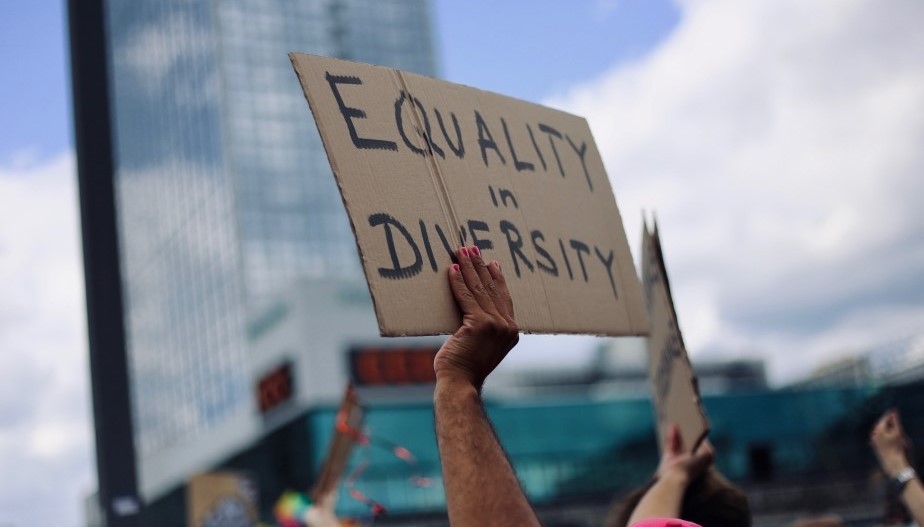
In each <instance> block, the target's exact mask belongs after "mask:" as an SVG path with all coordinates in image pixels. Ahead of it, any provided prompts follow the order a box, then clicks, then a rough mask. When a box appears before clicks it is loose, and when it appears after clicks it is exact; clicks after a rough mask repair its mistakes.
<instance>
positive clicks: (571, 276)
mask: <svg viewBox="0 0 924 527" xmlns="http://www.w3.org/2000/svg"><path fill="white" fill-rule="evenodd" d="M558 248H559V249H561V257H562V258H563V259H564V260H565V268H566V269H567V270H568V279H569V280H574V273H572V272H571V262H570V261H569V260H568V252H567V251H565V244H564V243H562V241H561V238H559V239H558Z"/></svg>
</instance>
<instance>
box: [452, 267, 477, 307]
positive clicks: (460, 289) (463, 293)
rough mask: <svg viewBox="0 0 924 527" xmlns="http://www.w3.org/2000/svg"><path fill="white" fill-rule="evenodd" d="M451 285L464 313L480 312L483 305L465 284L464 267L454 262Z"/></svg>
mask: <svg viewBox="0 0 924 527" xmlns="http://www.w3.org/2000/svg"><path fill="white" fill-rule="evenodd" d="M449 287H450V289H452V295H453V296H454V297H456V302H458V303H459V309H461V310H462V314H463V315H470V314H473V313H476V312H478V311H479V310H480V309H481V306H479V305H478V301H477V300H475V296H474V295H473V294H472V292H471V290H470V289H469V288H468V286H467V285H465V279H464V278H463V277H462V269H461V267H460V266H459V264H452V266H451V267H450V268H449Z"/></svg>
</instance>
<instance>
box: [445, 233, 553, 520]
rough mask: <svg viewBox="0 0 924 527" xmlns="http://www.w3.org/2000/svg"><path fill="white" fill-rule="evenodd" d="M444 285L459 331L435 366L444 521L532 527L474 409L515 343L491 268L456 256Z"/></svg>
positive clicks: (502, 286)
mask: <svg viewBox="0 0 924 527" xmlns="http://www.w3.org/2000/svg"><path fill="white" fill-rule="evenodd" d="M457 256H458V260H459V263H458V264H457V265H453V266H452V267H451V268H450V269H449V283H450V286H451V288H452V292H453V295H454V296H455V298H456V301H457V302H458V304H459V308H460V309H461V310H462V326H461V327H460V328H459V330H458V331H456V332H455V334H453V335H452V336H451V337H450V338H449V339H448V340H447V341H446V343H445V344H444V345H443V347H442V348H440V351H439V353H437V356H436V359H435V361H434V369H435V370H436V379H437V380H436V390H435V392H434V401H433V403H434V404H433V406H434V414H435V417H436V438H437V444H438V446H439V451H440V458H441V460H442V467H443V482H444V485H445V487H446V506H447V509H448V511H449V521H450V523H451V524H452V525H453V526H456V527H465V526H472V527H481V526H483V525H516V526H531V525H535V526H538V525H539V521H538V520H537V518H536V515H535V513H534V512H533V510H532V508H531V507H530V505H529V501H528V500H527V499H526V495H525V494H524V493H523V489H522V488H521V487H520V483H519V481H518V480H517V477H516V474H515V473H514V471H513V467H511V465H510V462H509V461H508V459H507V456H506V454H505V453H504V450H503V448H501V445H500V441H498V439H497V436H496V435H495V434H494V430H493V428H492V427H491V423H490V421H488V416H487V414H485V411H484V406H483V405H482V402H481V385H482V384H483V383H484V380H485V378H486V377H487V376H488V375H489V374H490V373H491V372H492V371H494V368H496V367H497V365H498V364H500V362H501V361H502V360H503V359H504V357H505V356H506V355H507V353H508V352H509V351H510V349H511V348H513V346H515V345H516V343H517V340H518V338H519V336H518V335H519V333H518V329H517V325H516V322H515V321H514V318H513V301H512V300H511V298H510V293H509V291H508V289H507V285H506V282H505V281H504V277H503V275H502V274H501V271H500V266H499V265H498V263H497V262H492V263H491V265H485V263H484V261H483V260H482V259H481V255H480V254H479V252H478V250H477V249H475V248H474V247H472V248H465V247H463V248H460V249H459V251H458V253H457Z"/></svg>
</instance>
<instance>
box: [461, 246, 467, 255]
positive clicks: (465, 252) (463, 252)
mask: <svg viewBox="0 0 924 527" xmlns="http://www.w3.org/2000/svg"><path fill="white" fill-rule="evenodd" d="M459 252H460V253H461V254H462V255H463V256H468V249H466V248H465V247H460V248H459Z"/></svg>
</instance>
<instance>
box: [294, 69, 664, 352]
mask: <svg viewBox="0 0 924 527" xmlns="http://www.w3.org/2000/svg"><path fill="white" fill-rule="evenodd" d="M290 58H291V60H292V64H293V66H294V67H295V71H296V73H297V74H298V78H299V80H300V81H301V85H302V89H303V90H304V92H305V95H306V97H307V99H308V103H309V105H310V106H311V111H312V113H313V114H314V119H315V121H316V123H317V125H318V130H319V131H320V133H321V139H322V140H323V142H324V148H325V149H326V150H327V156H328V159H329V160H330V164H331V167H332V168H333V171H334V175H335V176H336V179H337V183H338V185H339V187H340V193H341V196H342V197H343V202H344V204H345V205H346V209H347V212H348V214H349V216H350V222H351V223H352V226H353V232H354V233H355V235H356V242H357V244H358V246H359V252H360V258H361V259H362V264H363V268H364V271H365V274H366V280H367V281H368V283H369V289H370V290H371V292H372V299H373V301H374V304H375V311H376V316H377V317H378V322H379V330H380V332H381V333H382V334H383V335H390V336H394V335H432V334H443V333H452V332H454V331H455V330H456V329H458V327H459V324H460V314H459V311H458V309H457V307H456V303H455V301H454V300H453V298H452V293H451V291H450V289H449V284H448V280H447V278H446V275H447V269H448V267H449V266H450V265H451V263H452V259H453V256H452V253H453V251H454V250H455V249H456V248H457V247H459V246H460V245H463V244H464V245H469V246H470V245H476V246H477V247H478V248H479V249H480V250H481V251H482V253H483V255H484V258H485V259H486V260H487V261H490V260H495V259H496V260H498V261H499V262H500V264H501V268H502V269H503V271H504V274H505V276H506V278H507V282H508V284H509V286H510V291H511V294H512V295H513V298H514V304H515V306H516V311H517V322H518V324H519V325H520V327H521V329H522V330H524V331H528V332H544V333H591V334H605V335H642V334H645V333H646V332H647V319H646V316H645V310H644V307H643V304H642V296H641V286H640V284H639V281H638V277H637V276H636V274H635V271H634V266H633V262H632V257H631V254H630V252H629V246H628V242H627V241H626V236H625V232H624V230H623V225H622V220H621V218H620V216H619V210H618V209H617V207H616V200H615V199H614V197H613V191H612V188H611V187H610V183H609V179H608V178H607V175H606V172H605V171H604V169H603V162H602V160H601V159H600V154H599V152H598V151H597V147H596V145H595V144H594V140H593V137H591V134H590V129H589V128H588V126H587V122H586V121H585V120H584V119H583V118H579V117H575V116H573V115H569V114H566V113H563V112H560V111H556V110H552V109H549V108H545V107H542V106H538V105H535V104H530V103H526V102H523V101H518V100H516V99H511V98H509V97H504V96H501V95H497V94H494V93H488V92H484V91H481V90H476V89H473V88H468V87H465V86H460V85H457V84H451V83H448V82H443V81H438V80H435V79H431V78H428V77H423V76H419V75H414V74H410V73H405V72H401V71H397V70H393V69H389V68H383V67H378V66H369V65H364V64H358V63H354V62H348V61H343V60H336V59H330V58H325V57H317V56H311V55H302V54H296V53H292V54H290ZM616 117H617V116H614V118H616Z"/></svg>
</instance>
